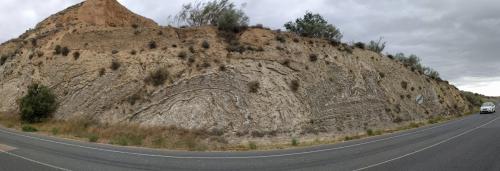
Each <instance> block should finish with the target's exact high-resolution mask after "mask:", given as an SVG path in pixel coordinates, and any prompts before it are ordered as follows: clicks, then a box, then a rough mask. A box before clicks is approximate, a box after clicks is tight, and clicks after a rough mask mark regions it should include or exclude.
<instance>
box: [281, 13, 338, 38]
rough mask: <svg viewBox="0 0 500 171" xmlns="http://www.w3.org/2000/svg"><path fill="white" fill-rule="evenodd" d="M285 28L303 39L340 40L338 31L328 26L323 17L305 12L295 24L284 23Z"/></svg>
mask: <svg viewBox="0 0 500 171" xmlns="http://www.w3.org/2000/svg"><path fill="white" fill-rule="evenodd" d="M285 28H286V29H287V30H288V31H291V32H294V33H297V34H299V35H301V36H304V37H314V38H324V39H327V40H336V41H340V40H341V39H342V33H340V30H338V29H337V28H336V27H335V26H333V25H331V24H328V22H327V21H326V20H325V19H324V18H323V16H321V15H319V14H313V13H311V12H307V13H306V14H305V15H304V17H303V18H298V19H296V20H295V22H291V21H290V22H288V23H286V24H285Z"/></svg>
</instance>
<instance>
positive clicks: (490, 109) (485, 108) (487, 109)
mask: <svg viewBox="0 0 500 171" xmlns="http://www.w3.org/2000/svg"><path fill="white" fill-rule="evenodd" d="M495 112H496V106H495V104H494V103H492V102H486V103H483V105H481V109H480V111H479V113H481V114H482V113H495Z"/></svg>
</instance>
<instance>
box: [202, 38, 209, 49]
mask: <svg viewBox="0 0 500 171" xmlns="http://www.w3.org/2000/svg"><path fill="white" fill-rule="evenodd" d="M201 47H203V48H205V49H209V48H210V43H208V41H206V40H205V41H203V43H201Z"/></svg>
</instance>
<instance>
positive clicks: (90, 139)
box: [88, 134, 99, 142]
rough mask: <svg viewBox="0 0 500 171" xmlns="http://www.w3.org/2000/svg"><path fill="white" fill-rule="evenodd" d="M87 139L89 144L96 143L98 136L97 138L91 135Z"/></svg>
mask: <svg viewBox="0 0 500 171" xmlns="http://www.w3.org/2000/svg"><path fill="white" fill-rule="evenodd" d="M88 139H89V142H97V140H99V136H97V135H95V134H91V135H89V137H88Z"/></svg>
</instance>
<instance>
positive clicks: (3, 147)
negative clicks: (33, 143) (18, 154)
mask: <svg viewBox="0 0 500 171" xmlns="http://www.w3.org/2000/svg"><path fill="white" fill-rule="evenodd" d="M15 149H16V147H11V146H8V145H5V144H0V152H4V151H5V152H9V151H12V150H15Z"/></svg>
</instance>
